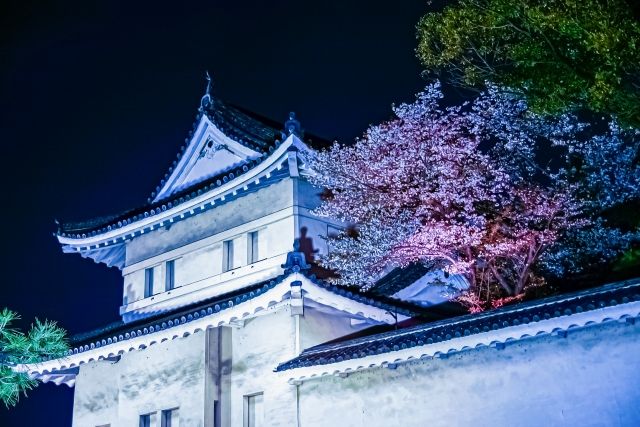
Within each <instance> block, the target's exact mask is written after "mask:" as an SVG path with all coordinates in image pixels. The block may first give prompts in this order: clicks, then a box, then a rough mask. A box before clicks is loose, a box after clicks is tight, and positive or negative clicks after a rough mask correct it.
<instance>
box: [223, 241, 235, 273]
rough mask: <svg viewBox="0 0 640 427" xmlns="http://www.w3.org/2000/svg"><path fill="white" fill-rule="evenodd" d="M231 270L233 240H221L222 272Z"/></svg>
mask: <svg viewBox="0 0 640 427" xmlns="http://www.w3.org/2000/svg"><path fill="white" fill-rule="evenodd" d="M229 270H233V240H225V241H224V242H222V272H225V271H229Z"/></svg>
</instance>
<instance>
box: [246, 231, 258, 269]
mask: <svg viewBox="0 0 640 427" xmlns="http://www.w3.org/2000/svg"><path fill="white" fill-rule="evenodd" d="M247 237H248V239H247V264H253V263H254V262H258V261H259V260H260V258H259V255H258V232H257V231H252V232H251V233H249V234H247Z"/></svg>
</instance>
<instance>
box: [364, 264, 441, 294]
mask: <svg viewBox="0 0 640 427" xmlns="http://www.w3.org/2000/svg"><path fill="white" fill-rule="evenodd" d="M432 270H433V267H432V266H429V265H426V264H424V263H415V264H411V265H410V266H408V267H405V268H400V267H398V268H395V269H393V270H392V271H391V272H390V273H389V274H387V275H385V276H384V277H383V278H382V279H380V280H378V282H376V284H375V285H374V286H373V287H372V288H371V293H373V294H375V295H385V296H391V295H393V294H395V293H396V292H398V291H400V290H402V289H404V288H406V287H407V286H409V285H411V284H412V283H414V282H415V281H416V280H418V279H420V278H421V277H422V276H424V275H425V274H427V273H429V272H430V271H432Z"/></svg>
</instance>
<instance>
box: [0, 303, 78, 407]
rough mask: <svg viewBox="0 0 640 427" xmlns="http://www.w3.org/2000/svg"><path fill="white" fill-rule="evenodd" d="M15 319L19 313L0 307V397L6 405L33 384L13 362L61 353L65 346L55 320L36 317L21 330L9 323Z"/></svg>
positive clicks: (14, 401)
mask: <svg viewBox="0 0 640 427" xmlns="http://www.w3.org/2000/svg"><path fill="white" fill-rule="evenodd" d="M17 319H19V316H18V315H17V314H16V313H15V312H13V311H11V310H8V309H6V308H5V309H3V310H2V311H0V400H2V401H3V402H4V404H5V405H6V406H7V407H10V406H14V405H15V404H16V403H17V402H18V398H19V397H20V394H21V393H23V394H26V392H27V391H28V390H31V389H33V388H34V387H35V386H36V385H37V381H35V380H33V379H31V378H29V377H28V375H27V374H26V373H22V372H16V371H15V370H14V369H13V368H14V367H15V366H16V365H20V364H24V363H37V362H41V361H43V360H46V359H49V358H54V357H61V356H64V355H65V354H67V352H68V350H69V348H68V346H67V342H66V338H65V335H66V333H65V331H64V330H63V329H61V328H59V327H58V326H56V324H55V322H49V321H44V322H40V321H39V320H38V319H36V321H35V324H33V325H32V326H31V329H30V330H29V332H27V333H26V334H25V333H23V332H21V331H19V330H16V329H13V328H11V327H10V325H11V323H12V322H13V321H15V320H17Z"/></svg>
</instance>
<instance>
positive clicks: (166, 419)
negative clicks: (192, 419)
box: [160, 408, 178, 427]
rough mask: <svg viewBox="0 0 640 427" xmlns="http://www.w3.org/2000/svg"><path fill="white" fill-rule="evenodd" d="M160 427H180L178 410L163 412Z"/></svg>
mask: <svg viewBox="0 0 640 427" xmlns="http://www.w3.org/2000/svg"><path fill="white" fill-rule="evenodd" d="M160 427H178V408H174V409H167V410H164V411H162V414H161V416H160Z"/></svg>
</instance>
